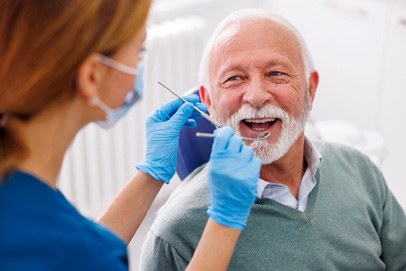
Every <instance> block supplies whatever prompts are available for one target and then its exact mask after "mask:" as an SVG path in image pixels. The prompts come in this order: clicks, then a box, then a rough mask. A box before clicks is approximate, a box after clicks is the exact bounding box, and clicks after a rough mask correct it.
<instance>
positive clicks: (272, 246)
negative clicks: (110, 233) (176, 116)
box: [141, 10, 406, 270]
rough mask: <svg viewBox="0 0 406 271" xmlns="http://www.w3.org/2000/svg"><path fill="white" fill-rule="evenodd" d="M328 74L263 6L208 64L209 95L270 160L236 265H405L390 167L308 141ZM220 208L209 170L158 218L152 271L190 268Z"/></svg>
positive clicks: (215, 44)
mask: <svg viewBox="0 0 406 271" xmlns="http://www.w3.org/2000/svg"><path fill="white" fill-rule="evenodd" d="M318 80H319V76H318V73H317V72H316V71H315V70H314V68H313V64H312V60H311V56H310V54H309V52H308V50H307V47H306V45H305V43H304V41H303V39H302V37H301V35H300V34H299V33H298V32H297V30H296V29H295V28H294V27H293V26H291V25H290V24H289V23H288V22H286V21H285V20H284V19H283V18H280V17H278V16H276V15H273V14H272V13H270V12H268V11H264V10H243V11H238V12H236V13H234V14H232V15H230V16H229V17H228V18H226V19H225V20H224V21H223V22H222V23H221V24H220V25H219V26H218V28H217V29H216V31H215V32H214V34H213V36H212V39H211V40H210V42H209V44H208V46H207V48H206V51H205V53H204V56H203V58H202V64H201V70H200V81H201V83H202V86H201V87H200V95H201V97H202V100H203V101H204V102H205V103H207V105H208V106H209V110H210V113H211V115H212V116H213V117H215V118H216V119H217V120H218V121H219V122H220V123H222V124H223V125H229V126H231V127H233V128H234V129H235V130H236V131H237V132H238V133H239V134H241V135H242V136H246V137H257V136H259V135H260V134H262V133H264V132H270V133H271V135H270V136H269V137H268V138H267V139H266V140H262V141H255V142H246V144H249V145H251V147H252V148H253V150H254V153H255V155H256V156H257V157H259V158H260V159H261V160H262V163H263V165H262V168H261V174H260V180H259V189H258V198H257V200H256V202H255V204H254V207H253V208H252V210H251V214H250V217H249V220H248V224H247V228H246V229H245V230H244V231H243V232H242V235H241V237H240V239H239V241H238V245H237V248H236V250H235V253H234V256H233V259H232V261H231V263H230V266H229V270H406V218H405V214H404V211H403V210H402V209H401V207H400V206H399V204H398V203H397V201H396V199H395V198H394V197H393V195H392V193H391V192H390V191H389V189H388V187H387V185H386V183H385V180H384V178H383V176H382V174H381V172H380V171H379V170H378V169H377V168H376V167H375V166H374V165H373V164H372V163H371V161H370V160H369V159H368V158H367V157H365V156H364V155H362V154H360V153H358V152H357V151H355V150H352V149H349V148H347V147H343V146H338V145H332V144H327V143H322V142H310V140H308V139H307V138H306V137H305V136H304V126H305V123H306V120H307V117H308V115H309V112H310V110H311V108H312V104H313V100H314V97H315V93H316V89H317V85H318ZM209 205H210V195H209V190H208V182H207V167H206V166H203V167H201V168H199V169H198V170H196V171H195V172H194V173H192V175H191V176H189V177H188V179H187V180H186V181H184V182H183V183H182V184H181V186H180V187H179V188H178V190H177V191H175V192H174V194H173V195H172V197H171V198H170V199H169V201H168V202H167V203H166V205H165V206H164V207H163V209H162V211H161V213H160V215H159V216H158V218H157V219H156V221H155V222H154V224H153V226H152V228H151V230H150V232H149V234H148V237H147V240H146V242H145V244H144V250H143V255H142V260H141V267H142V270H184V269H185V267H186V265H187V263H188V262H189V261H190V259H191V258H192V255H193V252H194V250H195V248H196V246H197V244H198V241H199V238H200V236H201V234H202V232H203V229H204V226H205V223H206V220H207V214H206V210H207V208H208V206H209Z"/></svg>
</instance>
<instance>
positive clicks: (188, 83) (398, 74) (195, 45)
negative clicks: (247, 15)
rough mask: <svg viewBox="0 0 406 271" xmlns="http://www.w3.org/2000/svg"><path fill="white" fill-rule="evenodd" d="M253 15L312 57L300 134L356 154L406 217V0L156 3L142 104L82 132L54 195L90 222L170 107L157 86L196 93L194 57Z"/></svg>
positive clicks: (134, 256)
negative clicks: (238, 17) (268, 15)
mask: <svg viewBox="0 0 406 271" xmlns="http://www.w3.org/2000/svg"><path fill="white" fill-rule="evenodd" d="M255 7H263V8H270V9H273V10H274V11H275V12H277V13H279V14H281V15H283V16H285V17H286V18H287V19H288V20H290V21H291V23H292V24H293V25H295V26H296V27H297V28H298V29H299V31H300V32H301V33H302V34H303V36H304V38H305V40H306V42H307V45H308V47H309V49H310V52H311V53H312V55H313V59H314V63H315V67H316V69H317V70H318V71H319V73H320V85H319V88H318V91H317V93H316V100H315V104H314V109H313V113H312V116H311V121H310V122H309V125H308V127H307V128H306V133H307V134H308V135H309V136H311V137H316V138H324V139H326V140H330V141H336V142H341V143H343V144H348V145H352V146H354V147H356V148H358V149H359V150H361V151H363V152H365V153H366V154H367V155H368V156H369V157H371V159H372V160H373V161H374V162H375V163H376V164H377V165H378V167H380V169H381V170H382V171H383V173H384V176H385V178H386V180H387V183H388V185H389V187H390V188H391V190H392V192H393V193H394V194H395V196H396V198H397V199H398V201H399V202H400V204H401V205H402V206H403V208H405V209H406V180H405V177H404V176H405V173H404V168H403V167H404V161H405V160H403V159H404V155H405V153H406V123H405V117H406V105H405V103H406V87H405V86H406V50H405V48H406V1H404V0H283V1H281V0H257V1H253V0H221V1H218V0H155V2H154V3H153V8H152V11H151V14H150V18H149V22H148V38H147V41H146V48H147V57H146V66H145V77H144V84H145V87H144V99H143V100H142V102H141V103H139V104H137V105H136V106H135V107H134V108H133V109H132V110H131V111H130V112H129V114H128V115H127V116H126V117H125V118H124V119H123V120H121V121H120V123H118V124H117V126H115V127H114V128H113V129H112V130H109V131H104V130H102V129H100V128H98V127H97V126H96V125H90V126H89V127H87V128H85V129H84V130H83V131H81V133H80V134H79V135H78V136H77V138H76V139H75V141H74V143H73V145H72V146H71V148H70V150H69V152H68V154H67V156H66V157H65V162H64V165H63V170H62V173H61V176H60V179H59V183H60V187H61V190H62V191H63V192H64V193H65V195H66V196H67V197H68V199H69V200H71V201H72V202H73V203H74V204H75V205H76V206H77V207H78V208H79V209H80V210H81V211H82V213H83V214H84V215H86V216H89V217H91V218H95V217H97V216H98V215H99V214H100V213H101V212H102V211H103V209H105V208H106V207H107V205H108V203H109V202H110V201H111V200H112V199H113V197H114V195H115V194H116V193H117V192H118V191H119V190H120V188H122V187H123V186H124V184H125V183H126V182H127V180H129V178H130V177H131V176H132V175H133V174H134V173H135V167H134V165H135V163H136V162H137V161H140V160H142V159H143V157H144V154H145V128H144V120H145V117H146V116H147V115H148V114H149V113H150V112H151V111H152V110H153V109H155V108H156V107H158V106H160V105H161V104H163V103H164V102H166V101H168V100H170V99H173V98H174V97H173V96H172V95H171V94H170V93H169V92H167V91H166V90H164V89H163V88H162V87H160V86H159V85H158V84H157V83H156V82H157V80H159V81H161V82H162V83H164V84H166V85H167V86H168V87H170V88H172V89H174V90H176V91H177V92H178V93H180V94H181V93H184V92H186V91H187V90H189V89H192V88H196V87H197V85H198V84H197V72H198V66H199V61H200V56H201V54H202V51H203V48H204V46H205V43H206V41H207V39H208V36H209V35H210V34H211V32H212V30H213V29H214V27H215V26H216V25H217V23H218V22H219V21H220V20H221V19H222V18H224V17H225V16H226V15H228V14H229V13H230V12H232V11H233V10H237V9H240V8H255ZM180 144H182V142H180ZM179 182H180V181H179V179H178V178H177V177H175V178H174V180H172V182H171V184H170V185H169V186H164V188H163V189H162V191H161V192H160V193H159V195H158V197H157V199H156V200H155V202H154V204H153V205H152V208H151V210H150V212H149V213H148V215H147V217H146V219H145V221H144V223H143V224H142V225H141V227H140V229H139V231H138V232H137V234H136V236H135V237H134V239H133V241H132V242H131V244H130V247H129V250H130V251H129V252H130V253H129V255H130V261H131V262H132V270H135V269H138V268H137V267H138V262H139V254H140V249H141V244H142V242H143V240H144V237H145V235H146V233H147V231H148V228H149V226H150V225H151V223H152V221H153V218H154V216H155V215H156V212H157V210H158V208H159V207H160V206H161V205H162V204H163V203H164V202H165V200H166V199H167V198H168V196H169V194H170V193H171V191H173V189H174V188H176V185H177V184H178V183H179ZM128 215H129V216H130V215H131V214H128Z"/></svg>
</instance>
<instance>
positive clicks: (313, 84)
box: [309, 71, 319, 104]
mask: <svg viewBox="0 0 406 271" xmlns="http://www.w3.org/2000/svg"><path fill="white" fill-rule="evenodd" d="M318 85H319V73H318V72H317V71H313V72H312V73H311V74H310V78H309V95H310V100H311V103H312V104H313V101H314V98H315V97H316V91H317V87H318Z"/></svg>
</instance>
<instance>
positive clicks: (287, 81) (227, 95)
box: [210, 22, 311, 164]
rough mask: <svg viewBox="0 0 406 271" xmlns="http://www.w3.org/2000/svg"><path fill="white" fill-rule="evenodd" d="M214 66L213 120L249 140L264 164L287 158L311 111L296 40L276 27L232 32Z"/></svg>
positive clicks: (231, 29) (263, 24)
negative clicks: (252, 138)
mask: <svg viewBox="0 0 406 271" xmlns="http://www.w3.org/2000/svg"><path fill="white" fill-rule="evenodd" d="M217 42H218V43H217V46H216V49H214V51H213V54H212V58H211V63H210V79H211V82H210V84H211V85H210V87H211V89H212V99H211V104H210V110H211V115H212V116H213V117H214V118H216V119H217V120H218V121H219V122H220V123H222V124H223V125H229V126H232V127H233V128H234V129H235V130H236V131H237V133H239V134H240V135H242V136H246V137H258V136H259V135H261V134H263V133H264V132H270V133H271V135H270V136H269V137H268V138H267V139H266V140H263V141H256V142H253V143H249V142H247V144H251V147H252V148H253V150H254V153H255V154H256V156H257V157H259V158H261V160H262V161H263V163H264V164H270V163H271V162H273V161H275V160H277V159H279V158H280V157H282V156H283V155H284V154H285V153H286V152H287V151H288V150H289V148H290V147H291V145H292V144H293V143H294V142H295V141H296V139H297V138H298V136H299V135H300V134H302V133H303V128H304V125H305V123H306V120H307V116H308V113H309V111H310V109H311V98H310V96H309V92H308V90H307V82H306V81H307V79H306V78H305V74H304V66H303V60H302V56H301V50H300V48H299V45H298V42H297V41H296V39H295V37H294V35H293V34H292V33H290V32H289V31H288V30H287V29H286V28H285V27H283V26H281V25H279V24H276V23H272V22H255V23H248V22H245V23H243V24H240V25H234V26H232V27H229V28H227V30H226V31H224V33H223V34H222V35H221V36H220V37H219V39H218V40H217Z"/></svg>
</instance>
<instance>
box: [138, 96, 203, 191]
mask: <svg viewBox="0 0 406 271" xmlns="http://www.w3.org/2000/svg"><path fill="white" fill-rule="evenodd" d="M184 98H185V99H186V100H187V101H189V103H184V102H183V101H182V100H181V99H179V98H178V99H175V100H172V101H170V102H168V103H167V104H165V105H163V106H161V107H160V108H158V109H157V110H156V111H155V112H153V113H152V114H151V115H149V116H148V118H147V120H146V124H145V125H146V132H147V153H146V158H145V160H144V161H142V162H140V163H138V164H137V165H136V168H137V169H138V170H141V171H143V172H145V173H147V174H149V175H151V176H152V177H153V178H154V179H156V180H160V181H164V182H165V183H169V181H170V180H171V179H172V177H173V175H174V174H175V170H176V158H177V152H178V145H179V134H180V131H181V130H182V128H183V127H196V121H195V119H198V118H201V115H200V114H199V113H198V112H197V111H195V110H194V109H193V106H192V104H191V103H193V104H194V105H196V106H197V107H198V108H199V109H201V110H203V111H205V112H207V106H206V105H205V104H202V103H199V96H197V95H195V94H192V95H188V96H185V97H184Z"/></svg>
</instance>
